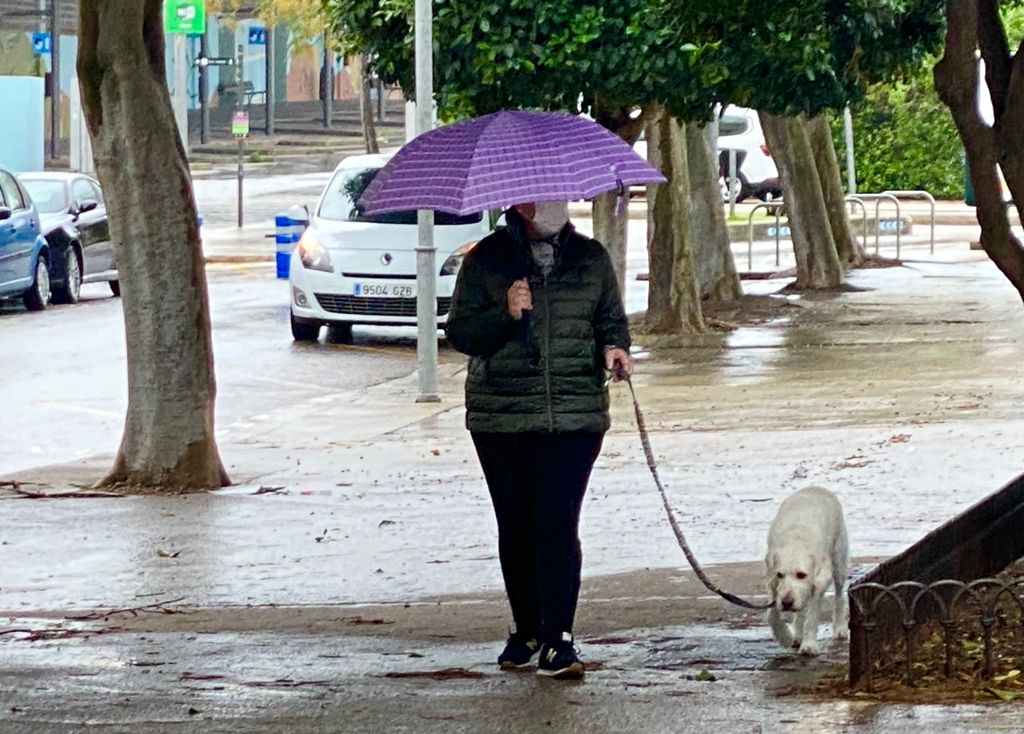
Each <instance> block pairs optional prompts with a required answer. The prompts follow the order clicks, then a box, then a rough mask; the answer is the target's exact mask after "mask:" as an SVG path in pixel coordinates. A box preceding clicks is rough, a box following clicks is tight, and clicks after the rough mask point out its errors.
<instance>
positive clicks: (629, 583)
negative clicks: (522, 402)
mask: <svg viewBox="0 0 1024 734" xmlns="http://www.w3.org/2000/svg"><path fill="white" fill-rule="evenodd" d="M254 226H255V225H254ZM851 282H852V284H854V285H856V286H859V287H860V288H862V289H864V290H861V291H859V292H853V293H846V294H840V295H828V296H818V297H808V298H803V299H796V298H791V299H789V305H788V306H780V307H779V310H778V311H777V312H776V314H775V315H774V316H773V317H772V318H770V320H768V321H765V322H763V323H760V324H754V325H750V326H746V327H743V328H739V329H736V330H734V331H730V332H724V333H712V334H709V335H706V336H703V337H693V338H686V337H673V338H660V339H651V338H647V339H640V340H639V341H640V342H642V343H643V344H644V345H645V346H644V347H643V348H642V349H641V350H640V351H639V352H638V357H639V360H640V362H639V366H638V373H637V377H636V385H637V390H638V393H639V398H640V400H641V403H642V405H643V408H644V410H645V413H646V417H647V422H648V425H649V427H650V429H651V441H652V444H653V447H654V450H655V453H656V455H657V457H658V461H659V465H660V469H661V473H662V476H663V478H664V480H665V482H666V484H667V486H668V488H669V492H670V496H671V499H672V501H673V503H674V504H675V506H676V508H677V510H678V512H679V518H680V521H681V523H682V524H683V527H684V528H685V530H686V532H687V534H688V537H689V540H690V542H691V544H692V545H693V547H694V549H695V551H696V553H697V555H698V556H699V557H700V559H701V560H702V561H703V562H704V563H706V564H710V569H709V570H710V572H711V573H712V575H713V576H714V577H715V578H716V579H718V580H720V581H721V582H722V585H723V586H725V587H727V588H729V589H730V590H734V591H737V592H740V593H754V594H756V593H758V592H759V589H760V588H761V584H762V581H761V579H760V578H759V568H760V558H761V557H762V555H763V552H764V536H765V533H766V528H767V526H768V523H769V521H770V519H771V516H772V514H773V513H774V511H775V509H776V508H777V506H778V503H779V501H780V499H781V498H782V497H783V496H784V495H785V494H786V493H788V492H789V491H792V490H793V489H796V488H797V487H800V486H804V485H806V484H809V483H812V482H815V483H823V484H825V485H827V486H829V487H831V488H833V489H834V490H835V491H836V492H837V493H838V494H839V496H840V497H841V499H842V501H843V503H844V506H845V510H846V514H847V522H848V526H849V531H850V537H851V544H852V549H853V553H854V555H855V556H856V557H857V558H858V559H860V561H861V562H862V563H867V562H870V559H871V558H874V557H879V556H887V555H891V554H893V553H895V552H897V551H899V550H901V549H902V548H903V547H905V546H906V545H907V544H909V543H911V542H913V541H914V540H916V539H918V538H919V537H921V536H922V535H923V534H924V533H926V532H928V531H929V530H930V529H931V528H933V527H935V526H936V525H938V524H939V523H941V522H943V521H944V520H946V519H948V518H949V517H950V516H951V515H952V514H954V513H956V512H957V511H959V510H961V509H963V508H964V507H966V506H968V505H970V504H971V503H973V502H975V501H977V500H978V499H980V498H981V497H983V496H985V495H986V494H988V493H989V492H991V491H993V490H995V489H997V488H998V487H999V486H1001V484H1002V483H1003V482H1005V481H1007V480H1008V479H1009V478H1011V477H1013V476H1015V475H1016V474H1017V473H1018V472H1019V471H1020V456H1021V455H1024V430H1022V428H1024V425H1022V420H1021V418H1020V409H1019V406H1020V405H1021V403H1022V402H1024V384H1022V383H1021V381H1020V379H1019V371H1020V364H1021V362H1022V358H1024V337H1022V336H1021V335H1022V334H1024V330H1022V326H1024V312H1022V311H1021V308H1020V303H1019V299H1018V298H1017V296H1016V294H1015V293H1014V292H1013V291H1012V289H1010V288H1009V286H1008V285H1007V284H1006V282H1005V280H1004V279H1003V278H1002V276H1001V275H1000V274H999V273H998V272H996V270H995V268H994V267H993V266H992V265H991V264H990V263H988V262H987V261H985V260H984V259H983V258H978V259H975V260H972V261H970V262H965V263H961V262H952V263H936V264H923V263H915V264H913V265H911V266H908V267H902V268H891V269H882V270H868V271H857V272H855V273H854V274H853V275H852V276H851ZM781 283H782V281H774V282H759V283H757V284H756V286H754V287H753V288H756V289H761V290H760V291H756V290H755V292H765V293H767V292H772V291H773V290H775V289H777V288H778V287H780V286H781ZM737 320H738V319H737ZM342 349H344V348H342ZM463 377H464V373H463V367H462V363H461V361H454V362H452V363H450V364H445V365H443V367H442V370H441V386H440V387H441V394H442V398H443V401H442V402H441V403H440V404H434V405H430V404H426V405H425V404H417V403H415V402H414V398H415V393H416V382H415V380H416V376H415V375H414V374H413V375H410V376H409V377H406V378H402V379H400V380H393V381H389V382H385V383H382V384H380V385H377V386H375V387H373V388H370V389H368V390H353V391H339V392H331V393H328V394H322V395H317V396H315V397H311V398H307V399H302V400H297V401H296V402H295V403H294V404H290V405H287V406H281V407H278V408H276V409H273V410H268V411H267V412H266V414H265V415H262V416H260V420H259V421H255V420H254V421H253V422H252V424H251V426H250V427H249V428H245V429H244V430H243V429H237V430H233V431H232V433H231V434H230V439H229V440H222V442H221V450H222V454H223V456H224V459H225V461H226V462H227V463H228V464H229V466H230V467H231V472H232V474H233V476H234V478H235V479H236V481H238V482H239V485H238V486H236V487H233V488H231V489H229V490H225V491H222V492H217V493H213V494H204V495H194V496H189V497H167V498H160V497H130V498H113V499H88V500H81V499H53V500H45V501H42V500H30V499H17V498H15V497H14V496H13V495H11V494H10V493H9V492H8V493H7V495H6V497H7V499H6V500H0V501H3V503H4V504H3V510H4V512H3V517H4V522H3V524H2V525H0V535H2V538H0V540H2V545H0V553H2V554H3V556H4V557H3V568H4V574H3V580H2V587H0V610H3V611H2V614H3V615H4V616H5V617H7V618H8V620H7V623H6V624H5V625H4V627H5V628H23V629H26V630H33V631H35V634H34V635H31V636H30V635H28V634H8V635H4V636H0V702H2V703H3V706H2V707H0V730H3V731H4V732H5V734H7V733H8V732H10V734H21V732H26V733H27V732H33V733H34V732H39V731H65V730H66V725H65V722H71V721H73V722H86V723H85V724H81V725H77V726H76V727H75V729H74V731H75V732H76V734H77V733H78V732H86V733H89V734H91V732H93V731H96V732H100V731H102V732H104V734H110V733H112V732H118V733H121V732H123V733H124V734H127V733H128V732H132V733H133V734H134V733H135V732H138V731H140V730H142V729H143V728H145V730H146V731H152V732H157V733H163V732H168V733H169V732H176V733H177V732H191V731H197V732H198V731H202V732H204V733H206V732H228V731H231V732H239V731H245V732H268V733H270V732H282V731H288V732H321V731H332V732H333V731H346V732H348V731H351V732H364V731H365V732H379V731H417V732H452V731H465V732H480V731H493V732H505V731H508V732H512V731H525V732H531V733H532V732H540V731H627V730H628V731H641V732H662V731H687V732H689V731H693V732H700V731H711V730H714V729H717V730H721V731H729V732H733V731H736V732H747V731H750V732H753V731H794V732H806V731H814V732H845V731H864V732H886V734H888V732H899V731H920V730H921V729H922V725H923V728H926V729H934V730H938V729H940V728H941V729H944V730H955V731H964V732H968V731H987V730H990V729H991V728H992V727H1001V728H1006V727H1010V728H1015V727H1017V728H1024V713H1022V712H1021V711H1020V709H1019V708H1007V707H1006V706H1005V705H1003V706H999V705H998V704H991V705H985V706H977V705H964V706H955V705H942V706H939V705H933V706H926V707H925V706H909V705H890V704H883V703H881V702H879V701H876V700H874V699H872V698H871V697H866V698H865V697H849V696H838V697H837V696H836V695H835V694H829V695H824V694H821V693H818V692H815V690H814V688H815V685H816V683H817V681H818V680H819V678H820V677H821V676H822V675H825V674H831V675H839V676H841V665H842V660H843V659H844V658H843V655H842V654H841V651H836V652H835V653H834V654H833V655H832V657H830V658H826V659H825V660H823V661H813V662H807V661H801V660H798V659H796V658H794V657H793V656H791V655H789V654H786V653H785V652H784V651H780V650H778V649H776V648H775V646H774V645H773V643H771V641H770V639H769V636H768V632H767V629H766V628H765V627H764V626H763V625H762V624H761V623H760V620H759V619H758V618H757V617H756V616H751V615H749V614H747V613H745V612H743V611H741V610H737V609H734V608H731V607H728V606H726V605H725V604H723V603H721V602H719V601H717V600H715V599H708V598H707V594H706V592H705V591H704V590H703V589H702V588H701V587H700V586H699V585H698V584H697V583H696V582H695V581H694V580H693V578H692V576H691V575H690V574H689V573H688V572H686V571H685V570H684V569H685V561H684V560H683V558H682V556H681V554H680V552H679V550H678V549H677V548H676V546H675V542H674V539H673V537H672V535H671V532H670V531H669V529H668V526H667V523H666V521H665V518H664V515H663V514H662V510H661V507H660V505H659V501H658V498H657V494H656V492H655V489H654V487H653V485H652V484H651V480H650V477H649V475H648V474H647V469H646V467H645V465H644V461H643V456H642V453H641V450H640V445H639V441H638V439H637V436H636V433H635V427H634V425H633V421H632V417H631V405H630V403H629V401H628V398H627V392H626V391H625V390H624V389H622V388H621V387H620V388H615V389H614V390H613V415H614V428H613V430H612V432H611V433H610V434H609V435H608V437H607V440H606V443H605V449H604V452H603V454H602V457H601V459H600V460H599V463H598V465H597V467H596V470H595V474H594V478H593V482H592V486H591V492H590V493H589V495H588V499H587V501H586V505H585V508H584V514H583V529H582V534H583V546H584V553H585V559H584V576H585V578H584V587H583V598H582V601H581V609H580V616H579V624H578V634H579V637H580V640H581V645H582V647H583V654H584V657H585V659H587V660H588V661H590V662H591V673H590V676H589V677H588V679H587V681H586V682H584V683H583V684H580V685H573V684H570V685H567V686H560V685H558V684H554V685H552V684H551V682H550V681H538V680H535V677H534V676H532V675H505V674H499V673H498V672H497V670H496V668H495V666H494V664H493V662H492V660H493V657H494V655H495V654H496V649H497V646H498V644H499V640H500V638H501V637H503V635H504V627H503V625H504V624H505V618H506V617H505V612H504V606H503V602H502V599H501V592H500V588H501V581H500V574H499V570H498V565H497V561H496V559H495V549H494V529H493V520H492V519H491V515H490V508H489V503H488V500H487V498H486V495H485V493H484V492H483V490H482V487H481V479H480V476H479V470H478V467H477V466H476V463H475V459H474V457H473V454H472V449H471V447H470V444H469V441H468V438H467V436H466V434H465V431H464V428H463V425H462V408H461V382H462V379H463ZM110 461H111V457H104V456H99V457H92V458H90V459H88V460H86V461H83V462H80V463H78V464H75V465H71V466H63V467H53V468H49V469H38V470H33V471H29V472H23V473H21V474H20V475H19V477H18V478H19V479H20V480H22V481H28V482H39V483H40V485H42V486H40V485H32V486H33V488H36V487H38V488H40V489H42V490H45V489H46V485H48V486H50V487H53V488H56V489H64V490H66V489H68V488H69V487H70V485H71V483H72V482H75V483H84V482H88V481H89V480H90V479H93V478H96V477H98V476H99V474H100V473H101V472H102V471H103V470H104V469H105V468H106V467H107V466H109V463H110ZM7 479H10V478H7ZM43 559H45V561H44V560H43ZM716 564H717V565H716ZM159 602H164V603H165V605H164V606H162V607H161V608H158V609H154V610H151V612H150V613H146V612H144V611H137V612H135V613H122V614H114V615H107V616H101V617H100V618H98V619H95V620H92V621H88V622H74V621H70V620H69V619H68V616H69V615H73V614H75V613H76V612H77V613H81V612H82V611H90V610H110V609H117V608H134V607H141V606H145V605H150V604H154V603H159ZM161 609H163V611H164V612H165V613H160V610H161ZM168 612H169V613H168ZM40 635H41V639H36V641H30V640H31V639H32V637H40ZM48 636H49V637H48ZM830 661H831V662H830ZM836 666H840V667H838V668H837V667H836ZM705 669H706V670H707V671H708V673H702V672H701V671H703V670H705ZM444 671H447V672H444ZM708 675H710V676H713V677H714V678H715V679H716V680H714V681H708V680H703V678H706V677H707V676H708ZM979 700H984V699H979Z"/></svg>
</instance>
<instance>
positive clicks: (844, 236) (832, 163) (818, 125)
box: [807, 115, 864, 267]
mask: <svg viewBox="0 0 1024 734" xmlns="http://www.w3.org/2000/svg"><path fill="white" fill-rule="evenodd" d="M807 135H808V138H809V139H810V143H811V151H812V153H813V154H814V165H815V167H816V168H817V171H818V180H819V181H820V182H821V190H822V194H823V195H824V197H825V211H826V212H827V213H828V222H829V227H830V229H831V230H832V239H833V240H834V241H835V243H836V250H837V251H838V253H839V259H840V260H841V261H842V262H843V264H845V265H847V266H851V267H856V266H858V265H860V264H861V263H863V262H864V248H863V246H862V245H861V243H860V242H858V241H857V237H856V236H855V235H854V234H853V230H852V228H851V227H850V218H849V216H848V215H847V209H846V201H845V195H844V194H843V180H842V174H840V172H839V158H838V157H837V156H836V145H835V141H834V140H833V139H832V128H831V126H830V125H829V124H828V120H826V119H825V116H824V115H818V116H817V117H812V118H811V119H809V120H808V121H807Z"/></svg>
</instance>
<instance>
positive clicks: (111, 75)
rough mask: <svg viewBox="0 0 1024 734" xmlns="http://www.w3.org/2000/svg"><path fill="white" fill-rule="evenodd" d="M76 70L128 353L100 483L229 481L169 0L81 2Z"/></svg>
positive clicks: (164, 486) (168, 486) (156, 487)
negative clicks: (220, 444)
mask: <svg viewBox="0 0 1024 734" xmlns="http://www.w3.org/2000/svg"><path fill="white" fill-rule="evenodd" d="M79 7H80V10H79V12H80V26H79V28H80V37H79V38H80V40H79V43H80V45H79V51H78V73H79V79H80V80H81V82H80V83H81V87H82V102H83V107H84V110H85V115H86V120H87V122H88V126H89V132H90V135H91V137H92V144H93V151H94V154H95V161H96V166H97V171H98V174H99V179H100V181H101V183H102V184H103V186H104V188H105V190H106V192H107V196H108V198H109V201H110V204H109V206H108V211H109V216H110V231H111V239H112V241H113V243H114V255H115V258H116V260H117V267H118V271H119V274H120V282H121V296H122V303H123V308H124V319H125V335H126V340H127V353H128V412H127V416H126V420H125V429H124V435H123V437H122V440H121V446H120V449H119V451H118V455H117V459H116V460H115V462H114V467H113V469H112V470H111V472H110V474H109V475H108V476H107V477H106V478H105V479H104V480H103V481H102V482H100V484H101V485H103V486H113V485H127V486H132V487H138V488H143V489H149V490H153V491H171V492H179V491H186V490H199V489H209V488H215V487H220V486H223V485H225V484H228V483H229V479H228V477H227V474H226V472H225V471H224V467H223V465H222V464H221V460H220V455H219V453H218V450H217V444H216V441H215V439H214V401H215V396H216V382H215V378H214V371H213V348H212V344H211V338H210V314H209V305H208V297H207V286H206V272H205V270H204V259H203V252H202V244H201V241H200V237H199V226H198V222H197V213H196V206H195V201H194V199H193V194H192V181H191V176H190V173H189V169H188V160H187V158H186V156H185V151H184V149H183V148H182V145H181V142H180V139H179V137H178V131H177V126H176V124H175V120H174V113H173V111H172V108H171V100H170V95H169V92H168V90H167V82H166V73H165V68H164V36H163V18H162V15H161V14H162V10H163V2H162V0H142V1H140V0H82V2H81V4H80V6H79Z"/></svg>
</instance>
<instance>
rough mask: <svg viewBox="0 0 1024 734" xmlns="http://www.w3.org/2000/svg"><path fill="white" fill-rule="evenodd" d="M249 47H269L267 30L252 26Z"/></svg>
mask: <svg viewBox="0 0 1024 734" xmlns="http://www.w3.org/2000/svg"><path fill="white" fill-rule="evenodd" d="M249 45H250V46H266V45H267V29H266V28H263V27H258V26H252V27H250V28H249Z"/></svg>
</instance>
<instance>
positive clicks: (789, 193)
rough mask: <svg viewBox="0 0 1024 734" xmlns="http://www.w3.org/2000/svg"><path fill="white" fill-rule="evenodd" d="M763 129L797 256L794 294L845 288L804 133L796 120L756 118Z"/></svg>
mask: <svg viewBox="0 0 1024 734" xmlns="http://www.w3.org/2000/svg"><path fill="white" fill-rule="evenodd" d="M759 114H760V117H761V127H762V128H764V134H765V137H766V138H767V141H768V147H769V148H771V151H772V155H773V156H774V157H775V162H776V163H777V164H778V168H779V177H780V179H781V180H782V189H783V192H784V193H785V199H786V209H787V211H788V215H789V231H790V237H791V238H792V241H793V252H794V253H795V255H796V282H795V283H794V284H793V285H792V286H791V287H792V288H794V289H797V290H811V289H821V290H825V289H831V288H838V287H839V286H840V285H842V283H843V276H844V274H843V266H842V264H841V263H840V262H839V254H838V252H837V250H836V244H835V240H834V239H833V238H832V228H831V225H830V223H829V218H828V212H827V210H826V208H825V197H824V194H823V193H822V190H821V181H820V179H819V178H818V171H817V167H816V166H815V164H814V155H813V153H812V152H811V144H810V140H809V139H808V136H807V128H806V125H805V124H804V122H803V120H801V119H800V118H798V117H777V116H776V115H771V114H768V113H766V112H760V113H759Z"/></svg>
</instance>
